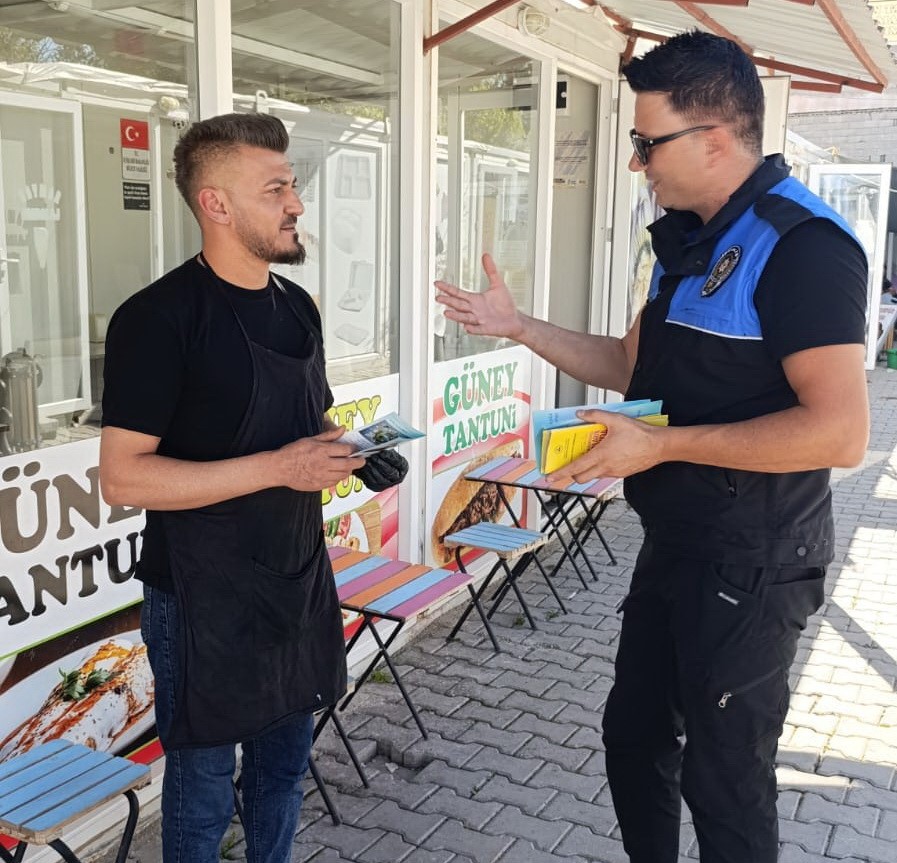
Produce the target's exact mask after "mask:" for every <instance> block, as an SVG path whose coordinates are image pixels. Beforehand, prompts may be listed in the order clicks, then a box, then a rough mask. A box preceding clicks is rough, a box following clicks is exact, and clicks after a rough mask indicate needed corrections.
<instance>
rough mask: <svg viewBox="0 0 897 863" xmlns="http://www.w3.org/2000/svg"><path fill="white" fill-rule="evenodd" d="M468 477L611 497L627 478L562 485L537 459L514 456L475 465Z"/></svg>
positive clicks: (583, 494) (548, 489) (551, 490)
mask: <svg viewBox="0 0 897 863" xmlns="http://www.w3.org/2000/svg"><path fill="white" fill-rule="evenodd" d="M464 478H465V479H469V480H476V481H478V482H497V483H500V484H501V485H515V486H518V487H520V488H532V489H538V490H539V491H550V492H561V493H567V494H577V495H582V496H583V497H594V498H599V497H611V496H613V495H615V494H616V493H617V492H618V491H619V490H620V489H621V488H622V486H623V480H622V479H619V478H618V477H609V478H607V479H592V480H589V481H588V482H571V483H567V484H565V485H558V484H557V483H552V481H551V480H550V479H549V478H548V477H547V476H546V475H545V474H544V473H542V472H541V471H540V470H539V469H538V468H537V467H536V462H535V461H534V460H533V459H531V458H515V457H514V456H499V457H498V458H494V459H492V460H491V461H487V462H486V464H483V465H480V466H479V467H477V468H474V469H473V470H472V471H470V473H467V474H465V477H464Z"/></svg>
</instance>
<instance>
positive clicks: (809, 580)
mask: <svg viewBox="0 0 897 863" xmlns="http://www.w3.org/2000/svg"><path fill="white" fill-rule="evenodd" d="M824 601H825V567H820V566H816V567H809V568H806V569H803V568H802V569H794V570H791V569H782V570H780V571H779V577H778V578H777V579H776V580H775V581H773V582H772V583H771V584H769V585H767V587H766V590H765V593H764V596H763V618H764V626H765V628H766V629H767V631H768V633H769V635H770V637H771V638H772V639H773V640H775V641H780V640H785V641H786V642H787V641H788V640H790V639H797V638H798V636H799V635H800V633H801V632H802V631H803V629H804V628H805V627H806V625H807V619H808V618H809V617H810V615H811V614H813V613H814V612H816V611H817V610H818V609H819V607H820V606H821V605H822V603H823V602H824Z"/></svg>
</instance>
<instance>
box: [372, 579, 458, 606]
mask: <svg viewBox="0 0 897 863" xmlns="http://www.w3.org/2000/svg"><path fill="white" fill-rule="evenodd" d="M454 574H455V573H454V572H450V571H449V570H447V569H431V570H430V571H429V572H425V573H423V574H422V575H419V576H418V577H417V578H415V579H413V580H412V581H409V582H408V583H407V584H403V585H402V586H401V587H397V588H396V589H395V590H391V591H390V592H389V593H386V594H384V595H383V596H381V597H380V598H379V599H377V600H375V601H374V602H369V603H368V604H367V605H366V606H365V608H367V609H368V610H370V611H374V612H380V613H382V614H385V613H387V612H389V611H391V610H392V609H393V608H395V607H396V606H397V605H401V604H402V603H403V602H407V601H408V600H409V599H411V598H412V597H413V596H417V594H419V593H423V592H424V591H425V590H426V589H427V588H428V587H432V586H433V585H434V584H438V583H439V582H440V581H444V580H445V579H446V578H450V577H451V576H453V575H454Z"/></svg>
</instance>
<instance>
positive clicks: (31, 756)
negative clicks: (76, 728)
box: [0, 739, 72, 793]
mask: <svg viewBox="0 0 897 863" xmlns="http://www.w3.org/2000/svg"><path fill="white" fill-rule="evenodd" d="M71 745H72V744H71V743H70V742H69V741H68V740H62V739H59V740H51V741H49V742H48V743H44V744H43V745H42V746H38V747H36V748H34V749H31V750H29V751H28V752H24V753H22V754H21V755H17V756H16V757H15V758H13V759H11V760H9V761H7V762H6V763H5V764H0V793H2V790H3V782H4V781H5V780H6V779H7V778H8V777H9V776H12V775H13V774H15V773H18V772H19V771H20V770H24V769H25V768H26V767H30V766H31V765H32V764H37V763H38V762H40V761H43V760H44V759H46V758H49V757H50V756H51V755H53V754H55V753H57V752H59V751H61V750H63V749H68V748H70V747H71Z"/></svg>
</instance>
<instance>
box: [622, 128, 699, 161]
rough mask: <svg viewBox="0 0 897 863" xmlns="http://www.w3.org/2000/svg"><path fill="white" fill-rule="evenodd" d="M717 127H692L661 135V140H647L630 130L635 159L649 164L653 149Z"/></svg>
mask: <svg viewBox="0 0 897 863" xmlns="http://www.w3.org/2000/svg"><path fill="white" fill-rule="evenodd" d="M715 128H716V126H692V127H691V128H690V129H683V130H682V131H681V132H673V133H672V134H671V135H661V136H660V137H659V138H646V137H645V136H644V135H639V133H638V132H636V131H635V129H630V130H629V140H630V141H632V149H633V150H634V151H635V158H636V159H638V161H639V164H640V165H647V164H648V156H649V155H650V154H651V148H652V147H657V146H659V145H660V144H666V143H667V142H668V141H675V140H676V138H681V137H682V136H683V135H690V134H691V133H692V132H706V131H708V130H709V129H715Z"/></svg>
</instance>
